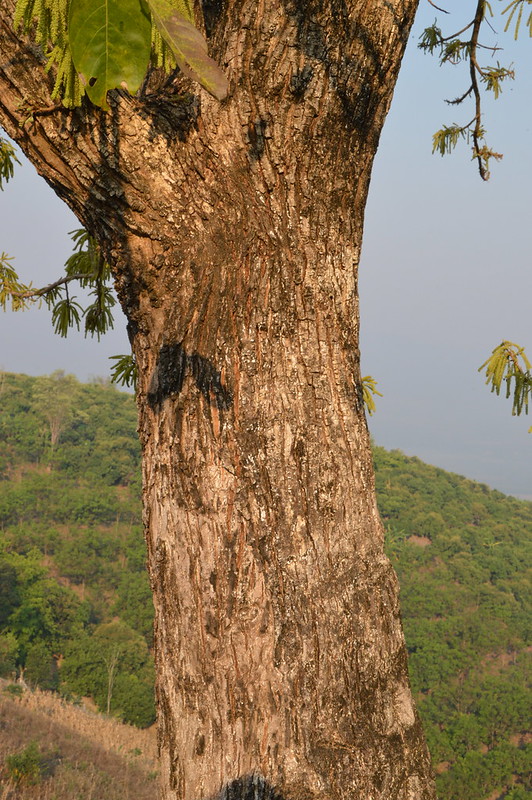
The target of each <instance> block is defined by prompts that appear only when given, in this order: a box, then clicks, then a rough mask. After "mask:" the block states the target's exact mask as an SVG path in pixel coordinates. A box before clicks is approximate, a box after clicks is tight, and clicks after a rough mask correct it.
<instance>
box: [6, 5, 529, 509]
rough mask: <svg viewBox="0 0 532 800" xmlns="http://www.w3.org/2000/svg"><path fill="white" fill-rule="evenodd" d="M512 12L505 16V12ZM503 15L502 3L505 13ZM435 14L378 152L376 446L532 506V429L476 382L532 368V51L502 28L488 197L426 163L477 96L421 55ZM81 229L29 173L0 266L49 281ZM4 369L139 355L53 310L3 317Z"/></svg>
mask: <svg viewBox="0 0 532 800" xmlns="http://www.w3.org/2000/svg"><path fill="white" fill-rule="evenodd" d="M438 5H444V6H445V8H447V9H448V10H449V11H451V12H452V15H449V16H448V17H445V18H444V16H443V15H441V14H438V17H439V18H440V21H441V24H442V26H443V25H445V26H448V28H446V29H447V30H448V32H449V33H453V32H454V31H455V30H458V29H460V28H461V27H462V26H463V24H464V23H466V22H467V15H464V13H463V12H464V10H465V9H469V10H470V12H471V10H472V8H473V5H474V4H473V2H472V0H449V2H444V0H439V2H438ZM505 5H506V3H504V2H503V3H502V6H503V7H504V6H505ZM500 6H501V3H495V4H494V8H496V9H497V10H499V7H500ZM436 15H437V12H436V11H435V9H433V8H431V7H430V5H429V4H428V3H427V2H426V0H425V2H423V0H422V3H421V8H420V12H419V15H418V19H417V21H416V25H415V28H414V32H413V35H412V39H411V42H410V46H409V49H408V51H407V54H406V56H405V60H404V64H403V70H402V74H401V76H400V79H399V83H398V87H397V91H396V95H395V98H394V102H393V105H392V110H391V112H390V115H389V118H388V121H387V123H386V128H385V130H384V133H383V136H382V138H381V145H380V149H379V153H378V156H377V160H376V164H375V170H374V176H373V181H372V187H371V193H370V200H369V204H368V210H367V216H366V232H365V245H364V252H363V258H362V265H361V278H360V292H361V309H362V354H363V355H362V362H363V374H371V375H373V376H374V377H375V378H376V379H377V380H378V383H379V389H380V390H381V391H382V392H383V394H384V397H383V398H377V413H376V414H375V415H374V417H372V418H371V419H370V428H371V431H372V434H373V436H374V439H375V441H376V443H377V444H380V445H383V446H384V447H387V448H399V449H401V450H403V451H404V452H405V453H407V454H409V455H417V456H419V457H420V458H422V459H423V460H425V461H427V462H429V463H431V464H436V465H437V466H440V467H443V468H445V469H448V470H452V471H454V472H458V473H460V474H463V475H466V476H468V477H470V478H474V479H476V480H480V481H483V482H485V483H488V484H489V485H490V486H492V487H494V488H497V489H500V490H501V491H504V492H508V493H512V494H516V495H519V496H527V497H529V498H530V499H532V434H527V429H528V427H529V426H530V424H531V422H532V418H531V417H530V416H529V417H523V418H520V419H519V418H514V417H512V416H511V405H510V402H509V401H506V400H505V399H503V398H497V397H496V396H494V395H492V394H490V393H489V390H488V389H487V388H486V387H485V386H484V380H483V378H482V376H481V375H480V374H479V373H478V372H477V368H478V367H479V366H480V364H481V363H482V362H483V361H484V360H485V359H486V358H487V356H488V355H489V353H490V352H491V350H492V349H493V348H494V347H495V346H496V345H497V344H499V343H500V342H501V341H502V340H503V339H509V340H510V341H514V342H518V343H520V344H524V345H526V346H527V347H528V352H529V355H532V330H531V328H532V325H531V321H532V313H531V311H530V308H531V305H532V270H531V256H530V249H531V247H530V245H531V229H532V202H531V201H532V188H531V187H532V149H531V145H532V103H531V97H532V41H530V39H529V38H528V35H527V32H526V29H524V30H523V32H522V34H521V39H520V41H518V42H517V43H515V42H514V41H513V39H512V37H511V36H509V35H504V34H503V33H502V28H503V25H502V24H501V23H500V19H496V20H495V21H494V27H495V28H496V29H497V30H498V31H500V35H498V36H493V37H492V38H491V40H490V42H489V44H493V43H494V42H496V41H498V42H499V43H500V44H502V45H504V48H505V50H504V53H502V54H498V56H497V57H498V59H499V60H500V61H501V63H504V64H508V63H510V62H513V64H514V67H515V69H516V81H515V82H514V83H513V84H512V85H509V86H507V88H505V90H504V92H503V95H502V97H501V98H500V99H499V100H498V101H497V102H496V103H495V102H493V101H491V100H490V99H489V98H487V102H486V106H485V112H486V113H485V124H486V127H487V129H488V133H489V135H488V143H489V144H490V145H491V146H492V147H493V148H494V149H495V150H498V151H500V152H503V153H504V159H503V161H502V162H500V163H499V164H495V165H494V167H493V176H492V179H491V181H490V182H489V183H488V184H486V183H483V182H482V181H481V180H480V178H479V176H478V171H477V169H476V167H475V165H474V164H473V163H471V160H470V150H469V148H468V147H467V146H466V145H462V146H460V147H459V149H458V150H457V151H456V152H455V154H454V155H452V156H446V157H445V158H441V157H440V156H437V155H432V154H431V140H432V133H433V132H434V131H435V130H436V129H437V128H439V127H441V125H442V124H443V123H446V124H450V123H452V122H457V123H463V122H467V121H468V120H469V119H470V118H471V116H472V110H471V107H470V106H469V107H465V106H464V107H459V108H456V107H449V106H447V105H446V104H445V103H444V99H445V98H453V97H456V96H457V95H459V94H461V93H462V92H463V91H464V90H465V89H466V88H467V72H466V70H465V69H464V68H460V67H454V68H452V67H447V68H444V69H440V68H439V67H438V66H437V62H436V60H435V59H431V58H430V57H429V56H425V55H423V54H422V53H421V52H420V51H419V50H418V49H417V47H416V45H417V40H418V38H419V34H420V31H421V30H422V29H423V27H425V26H426V25H427V24H430V23H431V22H432V21H433V19H434V18H435V16H436ZM76 227H79V223H78V222H77V220H76V219H75V217H73V215H72V214H71V212H70V211H69V210H68V209H67V208H66V206H64V205H63V204H62V203H61V201H59V200H58V199H57V198H56V197H55V195H54V194H53V192H52V191H51V190H50V189H49V188H48V187H47V185H46V184H45V183H44V181H42V179H40V178H39V177H38V176H37V174H36V173H35V170H34V169H33V168H32V167H31V166H30V165H29V164H27V163H25V164H24V165H23V166H22V167H19V168H18V169H17V173H16V176H15V179H14V180H13V181H12V182H11V183H10V184H9V185H8V187H7V189H6V191H5V192H4V193H3V194H0V252H1V251H2V250H4V251H6V252H8V253H9V254H10V255H12V256H14V257H15V260H14V266H15V267H16V269H17V270H18V272H19V275H20V276H21V279H23V280H27V281H29V280H33V281H34V283H36V284H38V285H43V284H44V283H46V282H48V281H51V280H54V279H55V278H57V277H59V275H60V273H61V266H62V264H63V263H64V261H65V259H66V258H67V257H68V255H69V254H70V252H71V247H70V240H69V237H68V232H69V231H71V230H73V229H75V228H76ZM0 341H1V344H2V346H1V351H0V367H1V368H3V369H4V370H8V371H12V372H24V373H27V374H30V375H39V374H44V373H49V372H52V371H53V370H55V369H64V370H65V371H67V372H72V373H74V374H75V375H77V376H78V377H79V378H80V379H81V380H87V379H90V378H91V377H93V376H97V375H107V374H108V372H109V361H108V357H109V356H110V355H114V354H117V353H126V352H129V344H128V341H127V337H126V334H125V325H124V322H123V317H121V316H119V312H117V320H116V329H115V331H113V332H112V333H111V334H109V335H108V336H106V337H105V338H104V339H102V341H101V342H100V343H99V344H98V342H97V341H96V340H94V341H93V340H90V339H89V340H85V339H84V338H83V335H82V334H78V333H75V332H74V333H72V334H70V336H69V338H68V339H66V340H65V339H60V338H59V337H57V336H55V335H54V334H53V331H52V327H51V323H50V316H49V313H48V312H47V310H46V309H41V310H37V309H35V310H32V311H28V312H25V313H23V314H16V315H14V314H11V313H9V312H8V313H6V314H0Z"/></svg>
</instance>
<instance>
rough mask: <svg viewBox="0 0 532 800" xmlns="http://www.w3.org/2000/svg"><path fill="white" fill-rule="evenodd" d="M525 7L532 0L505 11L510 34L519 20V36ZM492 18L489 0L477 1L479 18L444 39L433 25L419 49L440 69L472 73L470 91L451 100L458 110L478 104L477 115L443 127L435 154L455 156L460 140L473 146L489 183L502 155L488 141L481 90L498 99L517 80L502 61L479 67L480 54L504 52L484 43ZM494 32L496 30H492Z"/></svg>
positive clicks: (437, 136)
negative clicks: (507, 83) (462, 68)
mask: <svg viewBox="0 0 532 800" xmlns="http://www.w3.org/2000/svg"><path fill="white" fill-rule="evenodd" d="M525 3H528V4H531V3H532V0H512V2H511V3H510V4H509V5H508V6H507V7H506V8H505V9H504V10H503V11H502V14H503V15H504V14H508V17H507V20H506V26H505V30H508V28H509V26H510V24H511V23H512V20H513V19H514V17H515V36H516V37H517V34H518V32H519V27H520V23H521V17H522V14H523V8H524V5H525ZM488 17H493V11H492V9H491V6H490V4H489V3H488V2H487V0H477V5H476V10H475V15H474V17H473V19H472V20H471V21H470V22H468V23H467V24H466V25H465V26H464V27H463V28H461V29H460V30H459V31H457V32H455V33H453V34H451V35H449V36H444V35H443V33H442V30H441V28H439V27H438V25H437V21H436V20H435V21H434V23H433V24H432V25H430V26H429V27H428V28H426V29H425V30H424V31H423V33H422V35H421V37H420V41H419V45H418V46H419V47H420V48H421V49H422V50H424V51H425V52H426V53H429V54H431V55H434V54H437V55H438V58H439V61H440V65H444V64H451V65H453V66H455V65H457V64H462V63H465V64H466V65H467V67H468V72H469V86H468V87H467V88H466V90H465V91H464V92H463V93H462V94H461V95H460V96H459V97H456V98H455V99H453V100H447V103H448V104H449V105H453V106H458V105H461V104H462V103H464V102H465V101H466V100H468V99H471V100H472V101H473V104H474V113H473V117H472V118H471V120H470V121H469V122H467V123H465V124H464V125H460V124H457V123H453V124H452V125H443V126H442V127H441V128H440V130H438V131H436V133H435V134H434V136H433V143H432V152H433V153H435V152H437V153H440V155H442V156H443V155H446V154H447V153H451V152H452V151H453V150H454V148H455V147H456V145H457V144H458V142H459V141H460V140H464V141H466V142H467V143H468V144H471V145H472V157H473V159H474V160H476V162H477V165H478V169H479V173H480V177H481V178H482V179H483V180H488V179H489V177H490V162H491V161H492V160H495V161H499V160H500V159H501V158H502V154H501V153H498V152H496V151H495V150H493V149H492V148H491V147H489V146H488V145H487V143H486V141H485V135H486V131H485V127H484V125H483V124H482V98H481V91H480V90H481V88H482V87H483V88H484V89H485V90H486V91H488V92H491V93H492V94H493V97H494V98H495V99H498V98H499V96H500V94H501V92H502V87H503V83H504V82H505V81H508V80H513V79H514V77H515V72H514V70H513V69H512V68H511V67H505V66H502V65H501V64H500V62H499V61H497V62H496V64H495V65H493V64H491V65H490V64H488V65H486V66H481V64H480V63H479V58H480V55H479V54H480V52H481V51H487V52H488V53H491V56H492V57H493V56H494V55H495V53H496V52H497V51H498V50H500V48H499V47H498V46H496V45H486V44H483V43H481V42H480V33H481V31H482V30H483V27H485V25H488V26H489V27H490V28H491V24H490V22H489V20H488ZM527 25H528V27H529V29H530V35H531V36H532V13H531V15H530V17H529V18H528V21H527ZM492 30H493V29H492Z"/></svg>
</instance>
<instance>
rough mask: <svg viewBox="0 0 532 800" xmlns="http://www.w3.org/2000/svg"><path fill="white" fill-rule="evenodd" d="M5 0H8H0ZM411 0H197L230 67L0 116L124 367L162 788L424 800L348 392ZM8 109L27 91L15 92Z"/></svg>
mask: <svg viewBox="0 0 532 800" xmlns="http://www.w3.org/2000/svg"><path fill="white" fill-rule="evenodd" d="M7 6H8V8H9V7H11V0H8V2H7ZM416 6H417V0H391V1H390V2H385V0H374V1H373V2H371V3H368V2H365V0H350V1H349V0H334V2H333V1H332V0H331V2H330V3H323V2H318V0H314V2H305V3H302V2H299V0H278V2H251V1H250V0H247V1H246V2H243V0H241V1H240V2H233V1H232V0H228V2H226V3H224V4H222V3H220V4H218V3H209V4H205V10H206V17H205V21H206V27H207V31H208V33H209V34H210V35H211V45H212V50H213V53H214V55H216V56H217V58H218V61H219V63H221V64H222V65H223V66H224V68H226V70H227V73H228V75H229V77H230V80H231V92H230V95H229V98H228V99H227V100H226V101H225V102H224V103H222V104H221V105H219V104H218V103H216V102H215V101H213V100H212V99H210V98H208V97H206V96H205V95H203V94H202V95H201V97H198V96H194V95H190V94H188V95H184V96H183V95H182V94H179V91H180V90H181V89H183V88H185V87H186V88H187V89H190V85H189V84H188V83H187V82H186V81H185V80H183V81H182V82H179V81H178V82H177V84H175V85H173V86H172V87H169V88H167V89H165V90H161V89H157V88H153V86H154V84H153V81H155V80H156V77H157V76H154V78H153V80H152V82H151V83H149V84H148V87H149V88H148V90H147V93H146V95H145V96H144V97H142V98H128V97H124V96H122V95H121V94H120V93H118V92H117V93H114V96H113V98H112V100H111V112H110V113H109V114H108V115H106V114H104V113H103V112H100V111H98V110H95V109H91V108H88V107H87V108H85V107H84V108H83V109H80V110H77V111H75V112H64V111H53V112H51V113H48V112H46V113H45V114H38V113H37V114H36V115H34V121H33V122H31V123H29V124H26V125H24V126H23V127H19V124H20V122H21V120H22V118H23V113H24V110H22V111H21V110H20V101H21V99H23V98H27V97H28V96H30V97H31V98H32V103H33V105H37V106H41V107H44V108H46V107H48V106H49V105H50V103H49V98H48V97H47V92H48V90H49V87H47V81H46V78H44V77H43V73H42V64H40V62H39V55H38V53H37V52H36V51H35V50H34V49H33V48H32V47H31V46H29V45H27V44H23V43H21V42H19V41H18V40H17V37H16V36H15V35H14V34H13V33H12V32H11V31H10V30H9V25H8V24H7V22H6V21H2V22H1V23H0V26H1V27H0V32H1V42H2V44H1V47H2V52H1V55H0V87H1V88H2V100H1V101H0V122H1V123H2V125H3V126H4V127H5V128H6V130H7V131H8V132H9V133H10V135H11V136H13V138H15V139H17V141H18V142H19V143H20V145H21V147H22V148H23V149H24V151H25V152H26V153H27V154H28V155H29V157H30V159H31V160H32V161H33V163H35V165H36V166H37V168H38V170H39V171H40V172H41V174H43V175H44V177H45V178H46V180H48V182H49V183H50V184H51V185H52V186H53V188H54V189H55V190H56V191H57V192H58V194H60V196H61V197H63V199H65V200H66V202H68V204H69V205H70V206H71V208H72V209H73V210H74V211H75V213H76V214H77V215H78V216H79V218H80V219H81V221H82V222H83V223H84V224H85V225H86V226H87V227H88V228H89V230H90V232H91V233H92V234H93V235H95V236H96V237H97V238H98V240H99V242H100V243H101V245H102V247H103V249H104V251H105V253H106V255H107V257H108V258H109V259H110V261H111V263H112V266H113V270H114V275H115V279H116V286H117V291H118V294H119V298H120V301H121V303H122V307H123V308H124V311H125V313H126V315H127V317H128V321H129V333H130V339H131V343H132V347H133V351H134V353H135V356H136V359H137V362H138V366H139V376H140V379H139V388H138V405H139V432H140V437H141V441H142V447H143V476H144V496H143V500H144V515H145V530H146V538H147V544H148V562H149V570H150V575H151V582H152V589H153V593H154V604H155V609H156V620H155V648H156V663H157V697H158V707H159V721H158V725H159V728H158V730H159V744H160V751H161V759H162V761H161V764H162V775H163V780H162V796H163V797H164V798H165V799H168V800H170V798H171V799H172V800H174V798H175V799H176V800H177V798H180V800H181V798H183V800H200V798H210V797H214V796H216V795H218V794H220V795H221V796H223V797H227V798H232V797H237V796H238V797H244V796H245V797H251V796H253V797H256V798H258V797H270V796H271V797H285V798H300V797H301V798H303V797H305V798H308V797H316V798H347V797H350V798H353V797H361V798H362V797H364V798H366V799H367V800H371V799H372V798H382V800H384V799H386V800H393V799H394V798H397V800H399V799H401V800H407V798H408V799H409V800H410V799H411V800H414V798H415V799H416V800H422V798H423V800H428V798H433V797H434V791H433V786H432V780H431V776H430V767H429V759H428V755H427V751H426V747H425V744H424V740H423V736H422V732H421V728H420V724H419V720H418V717H417V714H416V712H415V709H414V707H413V703H412V698H411V694H410V689H409V684H408V677H407V663H406V651H405V646H404V641H403V635H402V631H401V624H400V617H399V608H398V590H397V582H396V579H395V576H394V574H393V571H392V569H391V567H390V564H389V562H388V560H387V559H386V558H385V556H384V554H383V535H382V526H381V523H380V520H379V517H378V513H377V509H376V505H375V497H374V483H373V471H372V463H371V451H370V444H369V437H368V432H367V428H366V423H365V417H364V409H363V403H362V397H361V388H360V372H359V353H358V295H357V288H356V273H357V266H358V259H359V253H360V246H361V240H362V229H363V215H364V207H365V202H366V197H367V191H368V185H369V180H370V173H371V166H372V162H373V158H374V155H375V152H376V149H377V145H378V139H379V135H380V131H381V128H382V125H383V122H384V119H385V116H386V113H387V110H388V107H389V104H390V101H391V97H392V93H393V87H394V84H395V80H396V77H397V74H398V71H399V67H400V62H401V58H402V54H403V51H404V47H405V44H406V39H407V36H408V32H409V29H410V25H411V23H412V21H413V16H414V13H415V8H416ZM25 113H26V115H27V114H28V111H27V110H26V112H25Z"/></svg>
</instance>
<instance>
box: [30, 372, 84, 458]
mask: <svg viewBox="0 0 532 800" xmlns="http://www.w3.org/2000/svg"><path fill="white" fill-rule="evenodd" d="M77 388H78V382H77V380H76V379H75V378H74V376H73V375H65V373H64V372H63V370H57V371H56V372H53V373H52V374H51V375H47V376H44V377H42V378H37V380H36V381H35V384H34V388H33V405H34V408H35V410H36V411H37V413H38V414H39V415H40V416H41V417H43V419H45V420H46V422H47V423H48V429H49V433H50V451H51V453H52V455H53V453H54V450H55V448H56V447H57V445H58V443H59V440H60V438H61V434H62V432H63V431H64V430H65V428H66V427H67V425H69V423H70V422H71V420H72V417H73V415H74V412H75V408H76V393H77Z"/></svg>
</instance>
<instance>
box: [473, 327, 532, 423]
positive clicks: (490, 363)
mask: <svg viewBox="0 0 532 800" xmlns="http://www.w3.org/2000/svg"><path fill="white" fill-rule="evenodd" d="M484 369H485V370H486V384H487V385H488V386H491V391H492V392H495V393H496V394H500V392H501V387H502V385H503V383H505V384H506V397H507V398H509V397H512V414H513V415H516V416H519V415H520V414H522V413H523V412H524V413H525V414H528V401H529V397H530V394H531V393H532V365H531V364H530V361H529V360H528V358H527V356H526V353H525V351H524V348H522V347H520V346H519V345H518V344H514V343H513V342H506V341H504V342H501V344H500V345H499V346H498V347H496V348H495V349H494V350H493V351H492V353H491V356H490V357H489V358H488V359H487V360H486V361H485V362H484V363H483V364H482V366H480V367H479V369H478V371H479V372H481V371H482V370H484ZM529 433H532V427H531V428H529Z"/></svg>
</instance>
